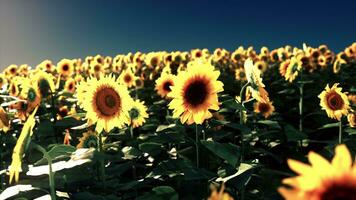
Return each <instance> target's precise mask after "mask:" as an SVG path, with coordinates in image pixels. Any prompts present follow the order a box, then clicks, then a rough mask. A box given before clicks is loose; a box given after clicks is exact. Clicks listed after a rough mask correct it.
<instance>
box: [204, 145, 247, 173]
mask: <svg viewBox="0 0 356 200" xmlns="http://www.w3.org/2000/svg"><path fill="white" fill-rule="evenodd" d="M201 143H202V145H203V146H204V147H205V148H207V149H209V150H210V151H211V152H212V153H214V154H215V155H217V156H218V157H220V158H222V159H223V160H225V161H226V162H227V163H229V164H230V165H232V166H233V167H235V168H236V167H237V166H238V165H239V164H240V151H241V150H240V148H239V147H238V146H236V145H234V144H231V143H228V144H222V143H218V142H215V141H205V140H201Z"/></svg>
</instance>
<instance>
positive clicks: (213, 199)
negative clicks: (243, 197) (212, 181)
mask: <svg viewBox="0 0 356 200" xmlns="http://www.w3.org/2000/svg"><path fill="white" fill-rule="evenodd" d="M210 190H211V194H210V196H209V198H208V200H234V198H233V197H232V196H231V195H230V194H229V193H227V192H225V184H222V185H221V188H220V190H219V191H218V190H217V188H216V187H215V186H211V188H210Z"/></svg>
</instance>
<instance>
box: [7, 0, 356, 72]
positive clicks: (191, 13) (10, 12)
mask: <svg viewBox="0 0 356 200" xmlns="http://www.w3.org/2000/svg"><path fill="white" fill-rule="evenodd" d="M355 10H356V1H355V0H349V1H346V0H338V1H320V2H319V1H311V0H309V1H304V0H303V1H288V0H284V1H250V0H245V1H239V0H220V1H209V0H204V1H200V0H191V1H188V0H179V1H178V0H177V1H171V0H141V1H134V0H116V1H114V0H0V68H1V69H3V68H4V67H6V66H8V65H9V64H12V63H13V64H23V63H27V64H30V65H32V66H34V65H36V64H38V63H40V62H41V61H42V60H44V59H50V60H53V61H54V62H55V63H56V62H57V61H58V60H59V59H61V58H78V57H81V58H83V57H85V56H87V55H96V54H102V55H111V56H114V55H116V54H119V53H127V52H130V51H131V52H134V51H143V52H148V51H158V50H166V51H172V50H190V49H192V48H208V49H214V48H217V47H223V48H226V49H228V50H233V49H234V48H237V47H238V46H239V45H245V46H247V45H253V46H255V47H256V48H260V47H261V46H262V45H266V46H268V47H270V48H275V47H280V46H283V45H286V44H290V45H293V46H300V47H301V46H302V43H303V42H306V43H307V44H309V45H312V46H313V45H314V46H316V45H319V44H322V43H325V44H327V45H328V46H329V47H330V48H331V49H333V50H334V51H339V50H342V49H343V48H344V47H345V46H347V45H349V44H351V43H352V42H355V41H356V12H355Z"/></svg>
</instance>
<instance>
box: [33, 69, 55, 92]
mask: <svg viewBox="0 0 356 200" xmlns="http://www.w3.org/2000/svg"><path fill="white" fill-rule="evenodd" d="M53 79H54V78H53V76H52V75H51V74H49V73H47V72H44V71H37V72H36V74H35V76H34V77H33V79H32V80H33V81H34V82H33V84H34V85H35V86H36V88H37V90H38V91H39V92H40V94H41V96H42V97H44V98H46V97H48V95H50V93H52V92H54V90H55V87H54V82H53Z"/></svg>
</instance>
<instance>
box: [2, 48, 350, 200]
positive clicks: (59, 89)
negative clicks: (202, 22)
mask: <svg viewBox="0 0 356 200" xmlns="http://www.w3.org/2000/svg"><path fill="white" fill-rule="evenodd" d="M355 83H356V43H353V44H351V45H350V46H348V47H345V49H344V51H342V52H333V51H332V50H330V49H329V48H328V47H327V46H326V45H320V46H319V47H310V46H308V45H306V44H303V45H302V46H301V47H292V46H284V47H281V48H277V49H269V48H267V47H262V48H261V49H260V50H256V49H254V48H253V47H248V48H246V47H242V46H241V47H238V48H237V49H236V50H233V51H228V50H226V49H223V48H217V49H215V50H214V51H209V50H208V49H193V50H191V51H185V52H182V51H175V52H164V51H162V52H149V53H143V52H135V53H129V54H126V55H116V56H114V57H110V56H102V55H96V56H88V57H86V58H84V59H80V58H76V59H62V60H60V61H59V62H58V63H53V62H52V61H50V60H44V61H43V62H41V63H40V64H38V65H37V66H35V67H30V66H28V65H27V64H22V65H15V64H13V65H10V66H8V67H7V68H5V70H4V71H3V72H2V73H1V74H0V86H1V93H0V97H1V98H0V103H1V107H0V130H1V131H0V179H1V188H0V199H36V198H37V199H83V200H86V199H112V200H114V199H118V200H124V199H138V200H143V199H158V200H160V199H161V200H163V199H172V200H176V199H208V200H233V199H235V200H248V199H255V200H259V199H261V200H276V199H291V200H297V199H298V200H300V199H313V200H325V199H328V200H340V199H343V200H355V199H356V162H355V152H356V128H355V127H356V84H355Z"/></svg>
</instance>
